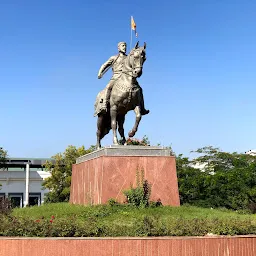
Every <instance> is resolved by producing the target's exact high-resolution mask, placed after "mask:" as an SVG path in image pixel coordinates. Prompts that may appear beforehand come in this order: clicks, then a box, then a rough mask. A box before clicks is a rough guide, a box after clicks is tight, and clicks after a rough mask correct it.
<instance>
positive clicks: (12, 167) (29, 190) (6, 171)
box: [0, 158, 54, 207]
mask: <svg viewBox="0 0 256 256" xmlns="http://www.w3.org/2000/svg"><path fill="white" fill-rule="evenodd" d="M46 161H50V162H52V163H54V160H53V159H34V158H9V159H8V160H7V163H6V167H5V168H3V169H0V184H1V185H2V186H1V187H0V197H8V198H11V200H12V203H13V206H15V207H25V206H27V205H40V204H42V203H43V202H44V197H45V194H46V193H48V192H49V191H48V190H47V189H45V190H44V189H43V187H42V182H43V180H44V179H46V178H47V177H50V175H51V174H50V173H49V172H46V171H45V167H44V164H45V162H46Z"/></svg>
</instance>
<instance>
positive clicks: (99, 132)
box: [96, 114, 104, 149]
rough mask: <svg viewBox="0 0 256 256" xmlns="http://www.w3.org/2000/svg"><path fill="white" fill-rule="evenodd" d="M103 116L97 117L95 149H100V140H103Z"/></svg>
mask: <svg viewBox="0 0 256 256" xmlns="http://www.w3.org/2000/svg"><path fill="white" fill-rule="evenodd" d="M103 121H104V116H103V115H102V114H99V115H98V120H97V133H96V135H97V144H96V148H97V149H100V148H101V143H100V141H101V139H102V138H103V130H104V122H103Z"/></svg>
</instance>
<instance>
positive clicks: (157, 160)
mask: <svg viewBox="0 0 256 256" xmlns="http://www.w3.org/2000/svg"><path fill="white" fill-rule="evenodd" d="M141 170H144V174H145V179H146V180H148V182H149V183H150V184H151V185H152V187H151V197H150V200H153V201H156V200H158V199H160V200H161V202H162V204H163V205H171V206H179V205H180V200H179V192H178V182H177V174H176V161H175V157H174V156H171V155H170V151H169V150H168V149H165V148H162V147H144V146H113V147H107V148H102V149H100V150H97V151H94V152H93V153H90V154H87V155H85V156H82V157H80V158H78V159H77V163H76V164H74V165H73V167H72V181H71V191H70V203H73V204H105V203H107V201H108V200H109V199H110V198H113V199H115V200H117V201H118V202H124V200H125V197H124V195H123V191H124V190H126V189H129V188H130V185H131V184H132V185H133V186H134V187H135V186H136V173H137V171H139V172H140V171H141Z"/></svg>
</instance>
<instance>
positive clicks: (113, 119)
mask: <svg viewBox="0 0 256 256" xmlns="http://www.w3.org/2000/svg"><path fill="white" fill-rule="evenodd" d="M110 116H111V128H112V131H113V144H114V145H118V140H117V135H116V129H117V123H116V117H117V106H116V105H114V106H111V108H110Z"/></svg>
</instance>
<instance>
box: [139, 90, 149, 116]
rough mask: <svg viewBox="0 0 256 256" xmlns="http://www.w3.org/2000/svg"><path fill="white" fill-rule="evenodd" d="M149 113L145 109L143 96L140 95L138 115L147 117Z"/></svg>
mask: <svg viewBox="0 0 256 256" xmlns="http://www.w3.org/2000/svg"><path fill="white" fill-rule="evenodd" d="M149 112H150V111H149V110H147V109H145V105H144V97H143V94H141V103H140V113H141V115H143V116H144V115H147V114H148V113H149Z"/></svg>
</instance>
